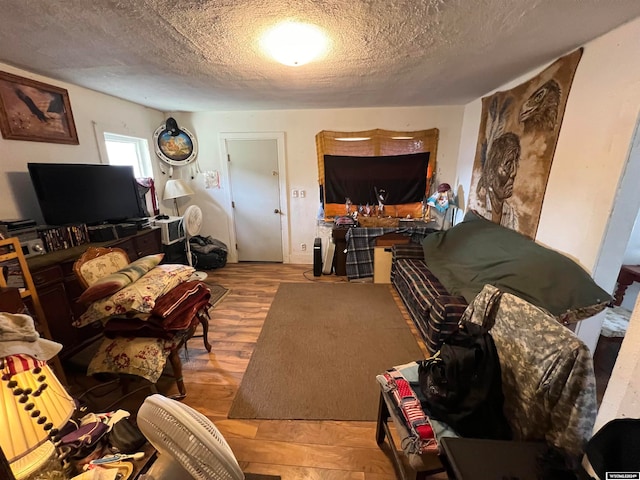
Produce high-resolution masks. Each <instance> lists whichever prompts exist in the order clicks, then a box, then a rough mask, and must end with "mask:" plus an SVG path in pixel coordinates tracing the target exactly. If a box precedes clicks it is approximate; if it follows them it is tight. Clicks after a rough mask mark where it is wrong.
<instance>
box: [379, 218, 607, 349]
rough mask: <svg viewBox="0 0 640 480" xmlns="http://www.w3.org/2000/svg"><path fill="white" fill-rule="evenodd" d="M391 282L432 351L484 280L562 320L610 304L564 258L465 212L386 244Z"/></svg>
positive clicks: (572, 320)
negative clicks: (416, 240)
mask: <svg viewBox="0 0 640 480" xmlns="http://www.w3.org/2000/svg"><path fill="white" fill-rule="evenodd" d="M391 282H392V284H393V285H394V287H395V288H396V290H397V291H398V293H399V295H400V297H401V298H402V301H403V303H404V304H405V306H406V307H407V310H408V311H409V315H410V316H411V318H412V320H413V322H414V323H415V325H416V327H417V328H418V330H419V331H420V333H421V335H422V337H423V339H424V341H425V343H426V346H427V348H428V349H429V351H431V352H435V351H437V350H438V349H439V348H440V345H441V344H442V340H443V339H444V338H445V337H446V336H447V335H448V334H449V333H451V332H452V331H453V330H454V329H455V328H457V324H458V322H459V320H460V318H461V316H462V314H463V312H464V311H465V308H466V307H467V305H468V304H469V303H470V302H472V301H473V299H474V298H475V297H476V295H478V293H479V292H480V291H481V290H482V289H483V288H484V286H485V285H487V284H489V285H494V286H496V287H498V288H499V289H500V290H501V291H504V292H508V293H512V294H514V295H516V296H518V297H520V298H522V299H524V300H526V301H527V302H529V303H531V304H533V305H535V306H537V307H540V308H542V309H543V310H545V311H547V312H549V313H550V314H551V315H552V316H553V317H555V318H556V319H557V320H558V321H559V322H560V323H562V324H564V325H570V324H573V323H575V322H577V321H579V320H582V319H585V318H588V317H590V316H592V315H595V314H596V313H598V312H599V311H601V310H603V309H604V308H605V307H606V306H607V305H609V304H610V303H611V301H612V297H611V295H609V294H608V293H607V292H605V291H604V290H603V289H602V288H600V287H599V286H598V285H597V284H596V283H595V282H594V281H593V279H592V278H591V276H590V275H589V274H588V273H587V272H586V271H585V270H584V269H583V268H582V267H581V266H580V265H578V264H577V263H576V262H574V261H573V260H571V259H570V258H568V257H566V256H565V255H563V254H561V253H559V252H557V251H554V250H551V249H549V248H545V247H543V246H541V245H539V244H537V243H536V242H534V241H533V240H531V239H529V238H527V237H525V236H523V235H521V234H519V233H518V232H515V231H513V230H510V229H508V228H505V227H502V226H500V225H497V224H495V223H493V222H490V221H489V220H486V219H485V218H483V217H481V216H480V215H478V214H476V213H475V212H473V211H469V212H467V214H466V215H465V217H464V220H463V221H462V222H461V223H459V224H458V225H456V226H455V227H453V228H451V229H449V230H446V231H436V232H433V233H430V234H428V235H427V236H426V237H425V238H424V239H423V240H422V241H421V244H409V245H395V246H393V247H392V265H391Z"/></svg>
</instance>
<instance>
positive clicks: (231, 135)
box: [218, 132, 291, 263]
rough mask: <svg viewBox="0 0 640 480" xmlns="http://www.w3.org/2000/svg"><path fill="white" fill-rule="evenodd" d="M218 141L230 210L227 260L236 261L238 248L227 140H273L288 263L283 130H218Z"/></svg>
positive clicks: (283, 247)
mask: <svg viewBox="0 0 640 480" xmlns="http://www.w3.org/2000/svg"><path fill="white" fill-rule="evenodd" d="M218 138H219V143H220V159H221V160H222V161H221V162H220V163H221V165H222V168H221V170H222V179H221V184H222V186H223V188H224V189H225V191H226V192H227V194H226V199H227V210H228V211H229V212H230V213H229V217H228V227H229V242H230V245H229V255H228V257H229V258H228V261H229V262H231V263H237V262H238V249H237V248H236V243H237V235H236V222H235V211H234V208H233V207H232V204H231V202H232V201H233V198H232V192H231V178H230V176H229V161H228V156H227V155H228V151H227V140H275V141H276V145H277V148H278V186H279V189H280V192H279V198H280V211H281V212H282V213H281V214H280V230H281V233H282V235H281V237H282V263H290V260H291V259H290V255H289V252H290V248H289V215H288V212H289V204H288V203H287V200H288V196H287V191H288V187H287V183H288V182H287V162H286V157H285V148H284V140H285V135H284V132H220V134H219V135H218Z"/></svg>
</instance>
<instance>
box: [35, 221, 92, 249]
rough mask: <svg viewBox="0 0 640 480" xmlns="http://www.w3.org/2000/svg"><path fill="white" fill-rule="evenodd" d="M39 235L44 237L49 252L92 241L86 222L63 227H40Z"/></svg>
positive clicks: (43, 240)
mask: <svg viewBox="0 0 640 480" xmlns="http://www.w3.org/2000/svg"><path fill="white" fill-rule="evenodd" d="M38 236H39V237H40V238H41V239H42V242H43V243H44V247H45V249H46V250H47V252H55V251H56V250H64V249H65V248H71V247H75V246H78V245H82V244H84V243H89V242H90V240H89V231H88V230H87V226H86V225H85V224H84V223H82V224H77V225H64V226H61V227H52V226H43V227H38Z"/></svg>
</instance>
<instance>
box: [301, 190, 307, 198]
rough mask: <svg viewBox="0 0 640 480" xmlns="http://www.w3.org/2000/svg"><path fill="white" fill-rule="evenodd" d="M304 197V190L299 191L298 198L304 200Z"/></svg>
mask: <svg viewBox="0 0 640 480" xmlns="http://www.w3.org/2000/svg"><path fill="white" fill-rule="evenodd" d="M305 195H306V193H305V191H304V190H300V198H304V196H305Z"/></svg>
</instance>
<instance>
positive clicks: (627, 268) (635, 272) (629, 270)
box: [613, 265, 640, 306]
mask: <svg viewBox="0 0 640 480" xmlns="http://www.w3.org/2000/svg"><path fill="white" fill-rule="evenodd" d="M633 282H640V265H622V267H620V273H619V274H618V288H616V292H615V293H614V294H613V298H614V301H613V304H614V305H617V306H620V305H621V304H622V300H623V299H624V292H626V291H627V287H628V286H629V285H631V284H632V283H633Z"/></svg>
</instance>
